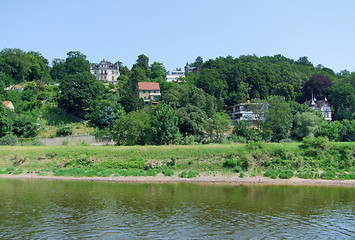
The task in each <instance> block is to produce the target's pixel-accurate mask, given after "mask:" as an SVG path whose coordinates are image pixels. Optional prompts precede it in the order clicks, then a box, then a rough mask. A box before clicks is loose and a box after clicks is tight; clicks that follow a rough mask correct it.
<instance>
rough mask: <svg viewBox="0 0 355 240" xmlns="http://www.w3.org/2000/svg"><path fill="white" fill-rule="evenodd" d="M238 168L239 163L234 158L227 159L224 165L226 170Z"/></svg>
mask: <svg viewBox="0 0 355 240" xmlns="http://www.w3.org/2000/svg"><path fill="white" fill-rule="evenodd" d="M236 166H237V161H236V160H234V159H232V158H227V159H226V161H225V162H224V163H223V167H225V168H235V167H236Z"/></svg>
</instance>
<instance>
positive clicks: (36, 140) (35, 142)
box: [32, 139, 44, 146]
mask: <svg viewBox="0 0 355 240" xmlns="http://www.w3.org/2000/svg"><path fill="white" fill-rule="evenodd" d="M32 146H44V143H43V142H41V141H40V140H38V139H35V140H33V141H32Z"/></svg>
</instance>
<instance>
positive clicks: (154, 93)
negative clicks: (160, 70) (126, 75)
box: [138, 82, 160, 104]
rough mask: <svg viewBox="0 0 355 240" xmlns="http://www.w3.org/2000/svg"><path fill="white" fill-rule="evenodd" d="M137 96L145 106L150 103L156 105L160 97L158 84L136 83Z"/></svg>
mask: <svg viewBox="0 0 355 240" xmlns="http://www.w3.org/2000/svg"><path fill="white" fill-rule="evenodd" d="M138 95H139V97H140V98H143V100H144V103H145V104H148V103H149V102H150V101H152V102H153V104H156V103H157V101H158V97H159V96H160V87H159V83H155V82H138Z"/></svg>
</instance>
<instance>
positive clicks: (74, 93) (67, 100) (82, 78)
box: [58, 72, 104, 118]
mask: <svg viewBox="0 0 355 240" xmlns="http://www.w3.org/2000/svg"><path fill="white" fill-rule="evenodd" d="M59 89H60V91H61V96H60V98H59V102H58V105H59V107H61V108H63V109H64V110H66V111H67V112H68V113H71V114H74V115H76V116H79V117H82V118H83V117H85V114H86V113H89V112H90V111H92V110H93V108H94V106H95V104H96V101H97V100H98V99H99V98H100V97H101V95H102V94H103V92H104V87H103V85H102V83H101V82H99V81H96V78H95V76H94V75H92V74H91V73H89V72H83V73H77V74H73V75H67V76H65V77H64V78H63V80H62V82H61V83H60V86H59Z"/></svg>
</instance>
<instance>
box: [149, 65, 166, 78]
mask: <svg viewBox="0 0 355 240" xmlns="http://www.w3.org/2000/svg"><path fill="white" fill-rule="evenodd" d="M166 72H167V71H166V69H165V67H164V65H163V64H162V63H159V62H154V63H153V64H152V65H151V66H150V78H151V79H155V78H165V76H166Z"/></svg>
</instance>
